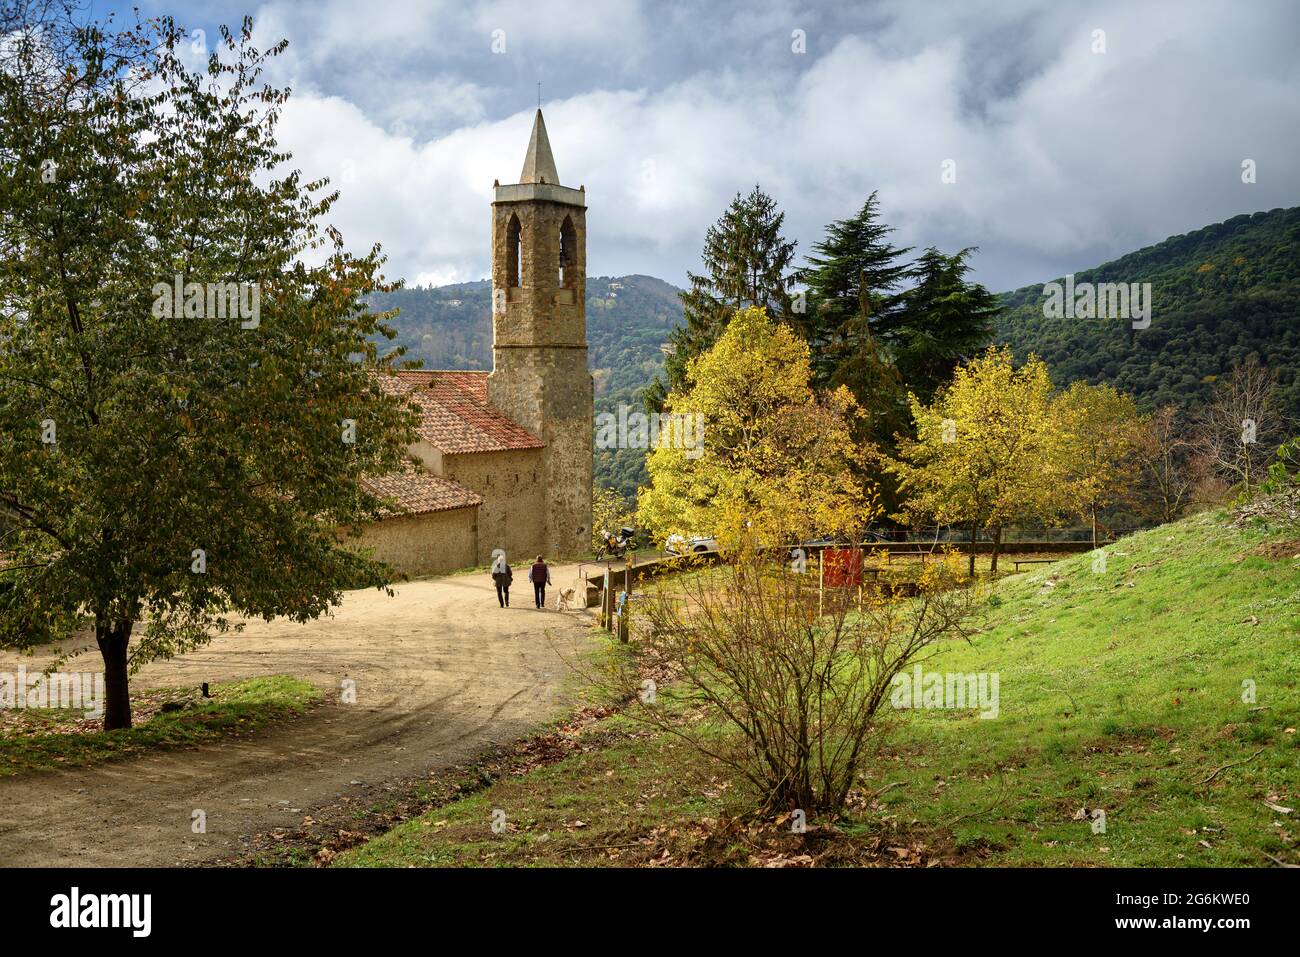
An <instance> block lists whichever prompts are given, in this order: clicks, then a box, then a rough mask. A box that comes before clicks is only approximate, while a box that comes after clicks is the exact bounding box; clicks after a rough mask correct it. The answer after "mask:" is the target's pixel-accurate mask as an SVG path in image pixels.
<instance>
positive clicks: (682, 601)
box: [622, 550, 975, 813]
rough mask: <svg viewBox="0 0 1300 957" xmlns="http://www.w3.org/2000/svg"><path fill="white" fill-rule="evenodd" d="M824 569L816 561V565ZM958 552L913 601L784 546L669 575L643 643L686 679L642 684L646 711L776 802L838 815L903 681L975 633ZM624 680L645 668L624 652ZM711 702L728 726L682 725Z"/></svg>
mask: <svg viewBox="0 0 1300 957" xmlns="http://www.w3.org/2000/svg"><path fill="white" fill-rule="evenodd" d="M810 568H811V566H810ZM963 584H964V582H963V580H962V579H961V577H960V574H959V570H958V565H957V563H956V560H955V559H953V560H950V561H947V562H942V563H937V564H932V565H930V566H928V567H927V568H926V569H925V570H924V571H923V572H922V577H921V580H920V581H919V582H918V583H917V586H916V590H917V594H916V595H915V596H914V597H909V598H903V597H901V596H899V595H896V594H886V593H883V592H882V591H878V590H875V589H873V587H872V586H871V584H870V583H868V584H867V585H865V586H864V587H863V588H862V589H858V588H827V589H825V591H824V593H819V588H818V576H817V574H816V573H814V572H811V571H809V572H807V573H802V574H801V573H799V572H796V571H794V570H793V569H792V568H790V567H789V566H788V565H787V564H785V563H784V562H783V561H781V560H779V558H778V557H774V556H773V555H772V554H771V553H767V554H760V553H758V552H755V551H752V550H751V551H747V552H741V553H738V554H735V555H733V556H732V560H731V561H730V562H729V563H727V564H725V565H721V566H716V567H712V568H707V569H701V570H698V571H695V572H693V573H690V574H688V575H686V576H684V577H682V578H680V579H676V580H663V581H660V582H659V583H657V584H656V586H655V587H654V588H653V590H651V591H649V592H647V593H646V594H644V595H642V596H641V597H640V598H639V599H638V600H637V601H636V603H635V612H634V614H635V619H634V620H635V621H636V622H637V627H636V634H637V635H638V643H639V644H640V645H641V646H642V648H643V650H644V651H645V652H646V653H648V654H649V655H650V656H652V657H653V658H655V659H658V660H662V661H666V662H668V663H670V664H671V669H672V672H673V673H674V674H675V675H676V676H677V678H676V680H675V681H674V683H673V684H672V685H671V686H670V687H669V688H667V689H663V690H662V691H660V692H659V693H658V694H657V695H654V696H647V695H646V694H645V693H644V690H643V689H642V690H641V693H640V698H641V702H642V707H640V708H639V709H638V712H639V714H640V715H641V716H642V717H643V718H644V719H645V720H647V721H649V722H651V723H652V724H654V725H655V726H657V727H659V728H661V729H662V730H664V731H667V732H670V733H672V734H675V735H678V736H680V737H682V738H684V739H686V740H687V741H688V742H689V743H690V744H691V745H692V746H693V747H695V748H696V749H698V750H699V751H701V752H703V753H704V754H706V755H708V756H710V757H712V758H714V759H715V760H717V761H719V762H721V763H723V764H724V765H726V766H727V767H729V768H731V769H732V770H734V771H735V772H736V773H738V774H739V775H740V776H741V777H742V778H743V779H744V780H745V781H747V782H748V783H749V784H750V785H752V786H753V788H754V789H755V791H756V792H757V794H758V796H759V798H760V802H761V804H762V807H763V809H765V810H777V809H793V808H799V809H803V810H805V811H806V812H809V813H811V812H832V813H833V812H837V811H839V810H840V809H841V808H842V807H843V806H844V803H845V800H846V798H847V797H848V794H849V790H850V788H852V786H853V783H854V781H855V780H856V778H857V775H858V772H859V770H860V768H861V767H862V765H863V762H864V760H866V759H867V757H868V756H869V755H870V754H871V753H872V752H873V750H874V749H875V748H876V747H877V746H878V744H879V740H880V736H881V734H882V733H883V731H884V730H885V727H886V724H887V718H888V713H889V704H888V702H889V696H890V691H891V685H892V682H893V678H894V676H895V675H897V674H898V673H899V672H900V671H902V670H904V669H905V668H907V667H909V665H911V664H912V663H914V662H915V661H916V660H917V659H918V656H919V655H921V654H922V653H923V652H924V651H925V649H927V648H929V647H930V646H931V645H933V644H934V643H935V642H936V641H939V640H940V639H942V638H947V637H966V631H965V628H964V624H965V622H966V621H967V619H968V617H969V614H970V612H971V608H972V604H973V602H974V600H975V599H974V596H973V595H972V592H971V590H970V589H967V588H964V587H961V586H962V585H963ZM622 661H623V665H622V666H623V667H624V668H625V671H624V673H623V675H622V681H623V687H625V688H627V689H628V692H629V693H636V691H637V688H638V686H639V685H641V683H642V682H641V677H642V676H641V675H640V673H639V672H638V671H637V670H636V667H635V664H634V663H632V662H630V661H629V660H628V659H623V660H622ZM682 706H685V707H687V708H699V707H701V706H703V707H704V710H705V714H706V715H708V716H711V717H715V718H719V719H721V721H722V722H723V723H724V724H725V725H729V726H730V727H731V728H732V729H734V730H735V731H736V732H739V733H738V734H732V735H725V734H724V735H719V734H717V733H716V724H711V723H709V722H691V721H682V720H680V710H681V707H682Z"/></svg>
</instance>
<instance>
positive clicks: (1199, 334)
mask: <svg viewBox="0 0 1300 957" xmlns="http://www.w3.org/2000/svg"><path fill="white" fill-rule="evenodd" d="M1045 281H1049V280H1045ZM1075 282H1076V283H1081V282H1092V283H1102V282H1125V283H1134V282H1149V283H1151V285H1152V299H1153V309H1152V316H1151V325H1150V327H1149V328H1147V329H1142V330H1133V329H1131V328H1130V324H1129V323H1128V322H1125V321H1123V320H1102V319H1048V318H1045V317H1044V316H1043V301H1044V296H1043V285H1042V284H1041V283H1039V284H1036V285H1033V286H1026V287H1024V288H1023V289H1017V290H1015V291H1013V292H1006V293H1003V294H1002V295H1001V297H1000V298H1001V300H1002V302H1003V305H1004V307H1005V311H1004V312H1003V314H1002V316H1001V318H1000V320H999V323H998V327H997V330H996V335H995V338H996V340H997V341H999V342H1006V343H1008V344H1009V345H1010V346H1011V347H1012V349H1014V350H1015V352H1016V354H1017V356H1019V357H1020V358H1022V359H1023V358H1024V356H1025V355H1026V354H1027V353H1029V352H1035V353H1037V354H1038V355H1039V356H1041V357H1042V358H1043V360H1044V361H1046V362H1047V364H1048V366H1049V367H1050V368H1051V370H1052V377H1053V378H1054V379H1055V380H1056V383H1057V384H1058V385H1060V386H1065V385H1068V384H1069V383H1070V382H1073V381H1074V380H1076V379H1086V380H1088V381H1089V382H1093V383H1097V382H1109V383H1111V384H1112V385H1114V386H1116V387H1117V388H1119V389H1122V390H1124V391H1126V392H1130V393H1132V394H1133V395H1134V396H1135V397H1136V398H1137V400H1138V402H1139V404H1140V405H1141V406H1142V407H1143V408H1145V409H1151V408H1155V407H1156V406H1159V405H1164V404H1166V403H1176V404H1179V405H1194V404H1196V403H1199V402H1201V401H1203V400H1204V399H1205V398H1206V397H1207V396H1208V395H1209V391H1210V386H1211V384H1212V383H1213V382H1214V379H1215V377H1216V376H1220V375H1222V374H1224V373H1225V372H1226V371H1227V370H1228V368H1229V367H1230V365H1231V364H1232V361H1233V360H1235V359H1241V358H1244V357H1245V356H1246V355H1248V354H1249V353H1251V352H1257V353H1258V354H1259V356H1260V358H1261V360H1262V361H1263V362H1265V363H1266V364H1267V365H1269V366H1270V367H1271V368H1273V369H1276V370H1277V372H1278V373H1279V376H1280V379H1281V382H1282V389H1283V401H1284V404H1285V408H1286V410H1287V412H1288V413H1289V414H1290V415H1292V416H1293V417H1295V418H1296V419H1297V420H1300V207H1298V208H1293V209H1275V210H1271V211H1270V212H1267V213H1255V214H1253V215H1242V216H1235V217H1233V218H1232V219H1230V220H1228V221H1227V222H1224V223H1219V224H1217V225H1214V226H1207V227H1205V228H1204V229H1198V230H1196V231H1195V232H1191V233H1187V234H1186V235H1183V236H1174V237H1172V238H1170V239H1166V240H1165V241H1164V242H1162V243H1159V244H1157V245H1155V246H1149V247H1147V248H1145V249H1140V250H1138V251H1137V252H1133V253H1129V254H1128V255H1126V256H1123V257H1121V258H1120V259H1117V260H1115V261H1113V262H1109V263H1105V264H1103V265H1101V266H1097V267H1096V268H1093V269H1088V270H1084V271H1081V272H1078V273H1076V274H1075ZM677 294H678V290H677V288H676V287H674V286H672V285H670V284H669V283H666V282H664V281H663V280H661V279H655V278H653V277H651V276H620V277H608V276H602V277H596V278H589V279H588V280H587V336H588V339H589V341H590V343H591V354H590V365H591V372H592V376H593V377H594V379H595V383H596V411H597V412H602V411H606V410H616V409H617V407H618V405H619V404H620V403H624V402H625V403H627V404H629V405H631V406H633V407H635V408H637V409H639V408H640V406H641V402H640V392H641V390H642V389H644V388H645V387H646V386H647V385H648V384H649V383H650V382H651V381H652V380H653V379H654V377H655V375H656V374H657V373H658V372H659V371H660V370H661V369H662V368H663V358H664V357H663V353H662V352H661V350H660V346H661V345H663V344H664V343H665V342H666V341H667V339H668V332H669V330H670V329H672V328H673V327H674V326H675V325H678V324H679V323H680V322H681V321H682V307H681V302H680V301H679V300H678V298H677ZM490 299H491V285H490V284H489V283H487V282H472V283H462V284H459V285H454V286H441V287H437V288H414V289H403V290H399V291H397V292H395V293H392V294H390V295H388V296H383V297H379V298H378V301H377V305H378V307H379V308H385V309H386V308H391V307H393V306H397V307H400V308H401V310H402V312H401V315H400V316H399V318H398V319H397V322H396V326H397V329H398V342H400V343H401V344H403V345H405V346H406V347H407V349H408V352H409V355H410V357H412V358H415V359H421V360H423V361H424V365H425V368H429V369H490V368H491V367H492V322H491V302H490ZM595 471H596V483H597V484H598V485H602V486H612V487H614V488H617V489H619V490H620V491H621V492H623V493H624V494H625V495H627V496H628V497H629V498H630V497H631V496H633V495H634V494H635V492H636V488H637V486H638V484H645V482H646V474H645V456H644V454H643V453H642V452H641V451H640V450H637V449H623V450H615V451H601V450H597V452H596V459H595Z"/></svg>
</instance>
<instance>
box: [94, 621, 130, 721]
mask: <svg viewBox="0 0 1300 957" xmlns="http://www.w3.org/2000/svg"><path fill="white" fill-rule="evenodd" d="M131 626H132V622H129V621H107V620H104V619H102V618H97V619H96V620H95V642H96V643H97V644H98V645H99V653H100V654H101V655H103V656H104V696H105V698H106V699H107V700H106V701H105V702H104V730H105V731H116V730H117V729H118V728H129V727H131V692H130V689H129V686H128V683H127V670H126V648H127V644H128V643H129V642H130V640H131Z"/></svg>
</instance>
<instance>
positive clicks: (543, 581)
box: [528, 555, 551, 608]
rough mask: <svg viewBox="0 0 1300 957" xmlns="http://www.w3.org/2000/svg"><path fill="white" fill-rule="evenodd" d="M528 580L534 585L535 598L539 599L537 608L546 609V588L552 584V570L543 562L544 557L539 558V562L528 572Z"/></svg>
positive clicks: (539, 556)
mask: <svg viewBox="0 0 1300 957" xmlns="http://www.w3.org/2000/svg"><path fill="white" fill-rule="evenodd" d="M528 580H529V581H530V582H532V583H533V597H534V598H535V599H537V607H538V608H545V607H546V586H547V585H549V584H550V583H551V570H550V568H548V567H547V566H546V562H544V561H543V560H542V556H541V555H538V556H537V561H536V562H534V563H533V567H532V568H531V569H529V571H528Z"/></svg>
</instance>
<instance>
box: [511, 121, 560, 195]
mask: <svg viewBox="0 0 1300 957" xmlns="http://www.w3.org/2000/svg"><path fill="white" fill-rule="evenodd" d="M519 182H521V183H547V184H549V185H551V186H558V185H560V174H559V173H557V172H556V171H555V157H554V156H552V155H551V141H550V140H549V139H547V137H546V122H545V121H544V120H543V119H542V111H541V109H540V108H539V109H538V110H537V118H536V119H534V120H533V135H532V136H531V137H529V139H528V152H527V154H525V156H524V171H523V172H522V173H520V174H519Z"/></svg>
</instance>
